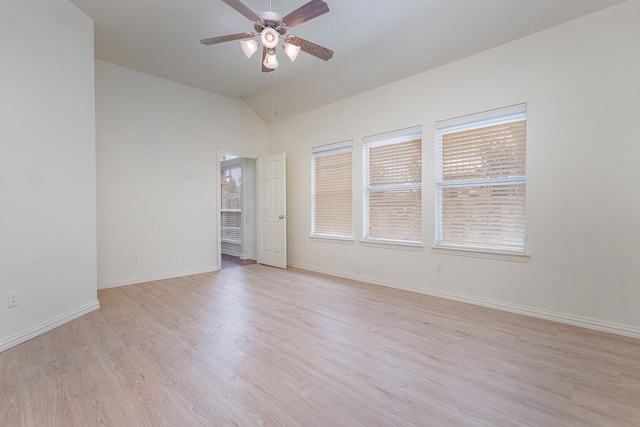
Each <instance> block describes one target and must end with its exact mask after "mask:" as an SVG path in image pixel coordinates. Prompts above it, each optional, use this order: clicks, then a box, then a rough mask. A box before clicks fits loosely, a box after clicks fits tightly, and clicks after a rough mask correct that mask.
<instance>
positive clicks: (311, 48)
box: [287, 36, 333, 61]
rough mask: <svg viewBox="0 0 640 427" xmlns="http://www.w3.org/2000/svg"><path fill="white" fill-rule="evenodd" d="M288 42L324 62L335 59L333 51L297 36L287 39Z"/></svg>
mask: <svg viewBox="0 0 640 427" xmlns="http://www.w3.org/2000/svg"><path fill="white" fill-rule="evenodd" d="M287 42H289V43H291V44H293V45H296V46H300V50H301V51H303V52H307V53H308V54H309V55H313V56H315V57H316V58H320V59H322V60H323V61H328V60H330V59H331V58H332V57H333V51H332V50H331V49H327V48H326V47H322V46H320V45H317V44H315V43H311V42H310V41H308V40H305V39H301V38H300V37H296V36H289V37H287Z"/></svg>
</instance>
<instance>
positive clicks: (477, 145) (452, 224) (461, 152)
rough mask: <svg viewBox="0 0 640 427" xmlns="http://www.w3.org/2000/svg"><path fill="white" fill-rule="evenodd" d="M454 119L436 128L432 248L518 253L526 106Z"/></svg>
mask: <svg viewBox="0 0 640 427" xmlns="http://www.w3.org/2000/svg"><path fill="white" fill-rule="evenodd" d="M489 113H491V114H489ZM454 120H455V123H449V124H448V125H442V123H441V124H440V125H439V126H438V125H437V126H436V127H437V141H436V146H437V153H436V157H437V164H438V169H437V177H436V178H437V179H436V187H437V188H436V190H437V191H436V194H437V204H436V209H437V212H436V245H441V246H452V247H461V248H468V249H484V250H493V251H505V252H518V253H520V252H524V245H525V192H526V106H525V105H524V104H521V105H518V106H514V107H508V109H505V110H494V111H492V112H486V113H481V114H480V115H479V116H477V117H475V116H470V117H467V121H466V122H464V121H462V120H461V119H454Z"/></svg>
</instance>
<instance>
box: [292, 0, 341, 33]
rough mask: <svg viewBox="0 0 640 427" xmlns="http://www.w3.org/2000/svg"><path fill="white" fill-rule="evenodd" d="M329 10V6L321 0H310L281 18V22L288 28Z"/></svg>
mask: <svg viewBox="0 0 640 427" xmlns="http://www.w3.org/2000/svg"><path fill="white" fill-rule="evenodd" d="M327 12H329V6H328V5H327V3H326V2H324V1H323V0H311V1H310V2H309V3H307V4H304V5H302V6H300V7H299V8H297V9H296V10H294V11H293V12H291V13H290V14H288V15H287V16H285V17H284V18H282V20H281V22H282V23H283V24H284V25H285V26H286V27H288V28H293V27H295V26H296V25H300V24H302V23H303V22H307V21H309V20H310V19H313V18H317V17H318V16H320V15H324V14H325V13H327Z"/></svg>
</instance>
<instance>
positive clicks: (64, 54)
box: [0, 0, 99, 351]
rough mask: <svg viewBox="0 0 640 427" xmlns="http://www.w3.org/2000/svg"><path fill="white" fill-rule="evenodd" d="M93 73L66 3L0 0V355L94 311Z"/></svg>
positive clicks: (86, 33)
mask: <svg viewBox="0 0 640 427" xmlns="http://www.w3.org/2000/svg"><path fill="white" fill-rule="evenodd" d="M93 71H94V60H93V22H92V21H91V20H90V19H89V18H87V17H86V16H85V15H84V14H82V13H81V12H80V11H79V10H78V9H77V8H76V7H75V6H73V5H72V4H71V3H69V2H68V1H67V0H30V1H23V0H3V1H2V2H0V94H1V95H0V153H1V154H0V200H1V208H0V351H2V350H4V349H6V348H9V347H12V346H14V345H17V344H19V343H20V342H23V341H25V340H27V339H29V338H31V337H33V336H35V335H38V334H40V333H42V332H45V331H47V330H49V329H51V328H53V327H55V326H57V325H60V324H62V323H64V322H66V321H68V320H71V319H72V318H75V317H77V316H80V315H81V314H84V313H87V312H89V311H91V310H94V309H96V308H98V307H99V305H98V300H97V292H96V211H95V206H96V192H95V130H94V129H95V122H94V112H95V110H94V78H93ZM14 290H16V291H18V298H19V301H18V303H19V305H18V306H17V307H13V308H7V302H6V301H7V299H6V298H7V293H8V292H9V291H14Z"/></svg>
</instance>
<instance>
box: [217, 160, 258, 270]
mask: <svg viewBox="0 0 640 427" xmlns="http://www.w3.org/2000/svg"><path fill="white" fill-rule="evenodd" d="M223 155H229V156H236V157H240V158H242V159H249V160H257V159H258V158H260V157H263V156H261V155H257V154H250V153H244V152H242V151H234V150H228V149H226V148H217V149H216V167H215V179H214V182H215V184H214V185H215V189H216V191H215V193H216V203H215V209H216V212H215V215H216V224H217V226H216V236H215V238H216V247H217V251H218V270H222V238H221V236H222V223H221V222H220V209H221V208H222V205H221V203H220V185H222V183H221V182H220V157H221V156H223Z"/></svg>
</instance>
